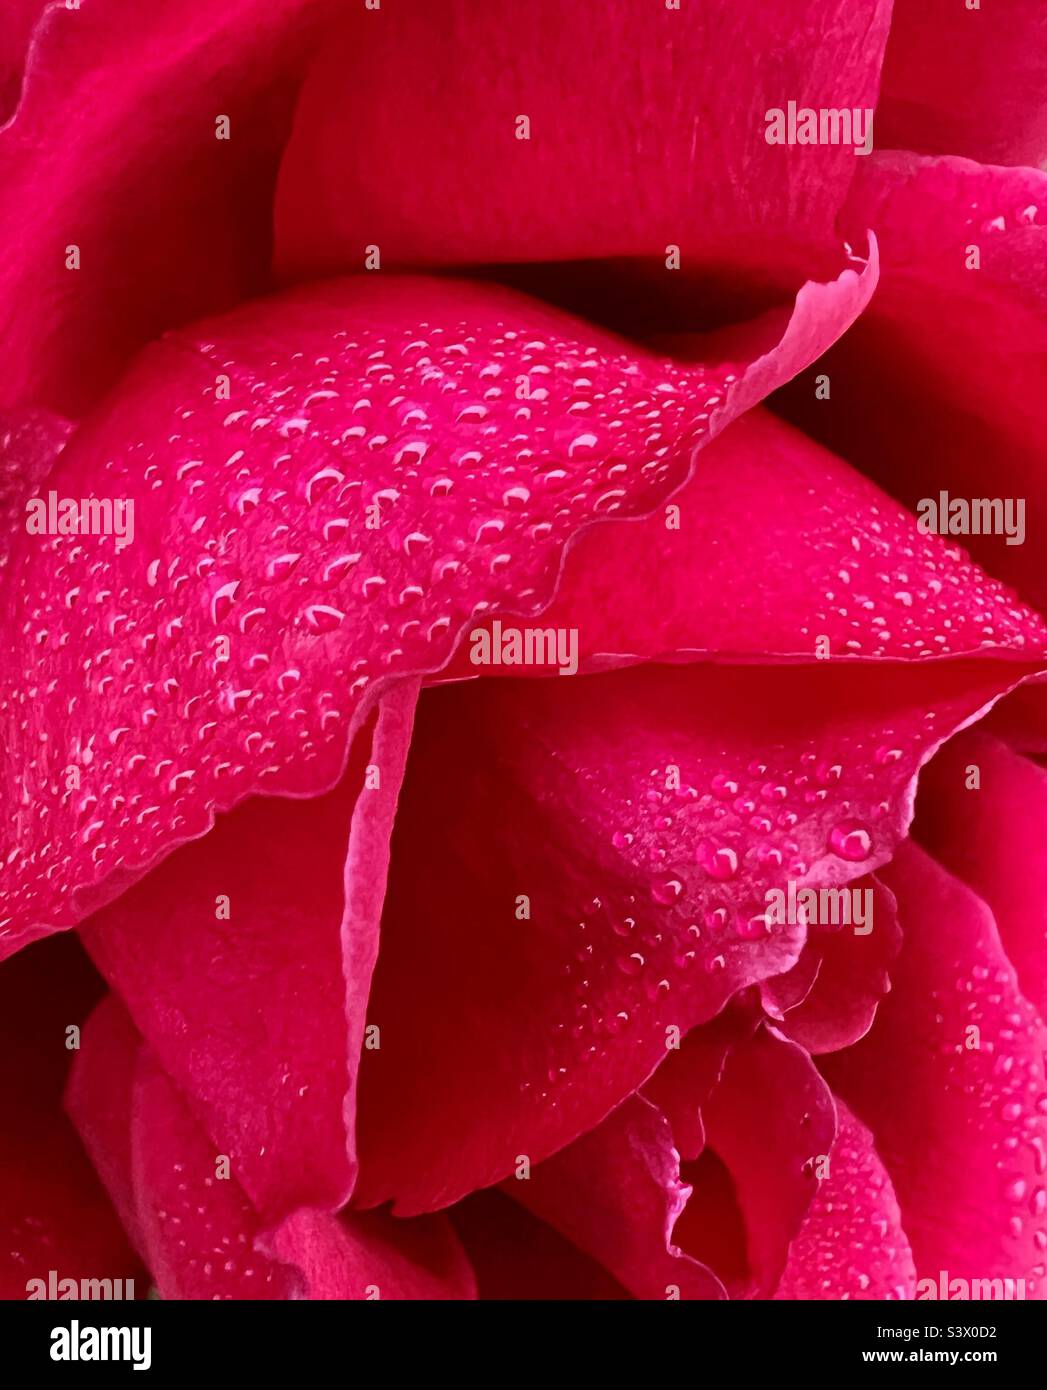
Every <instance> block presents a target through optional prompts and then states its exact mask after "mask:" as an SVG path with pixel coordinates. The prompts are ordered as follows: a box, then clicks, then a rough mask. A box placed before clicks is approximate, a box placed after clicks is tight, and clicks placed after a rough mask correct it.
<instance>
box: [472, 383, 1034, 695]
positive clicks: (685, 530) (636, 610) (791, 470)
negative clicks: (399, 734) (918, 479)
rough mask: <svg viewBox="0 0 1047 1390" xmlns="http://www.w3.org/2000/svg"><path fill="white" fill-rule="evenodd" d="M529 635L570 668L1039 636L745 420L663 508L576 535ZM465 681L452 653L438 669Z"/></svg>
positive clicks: (822, 461)
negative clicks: (567, 634) (555, 633)
mask: <svg viewBox="0 0 1047 1390" xmlns="http://www.w3.org/2000/svg"><path fill="white" fill-rule="evenodd" d="M542 625H543V627H550V626H552V627H557V626H563V627H568V628H569V627H577V629H578V640H579V646H580V655H581V660H582V665H583V667H584V668H585V669H600V668H601V667H606V666H612V667H613V666H619V665H621V664H622V663H623V662H625V661H628V660H630V659H647V660H650V659H652V658H659V659H672V658H680V657H684V658H690V659H694V658H695V657H696V656H706V655H714V656H715V657H716V658H717V659H719V660H732V661H751V660H757V659H759V660H767V659H768V658H774V657H783V658H790V657H791V658H794V659H802V660H811V659H812V658H828V657H831V658H832V659H839V658H849V659H852V658H853V659H866V660H867V659H872V658H875V659H883V658H902V659H906V660H924V659H926V658H929V657H936V656H937V657H942V656H961V655H965V654H968V653H974V652H991V651H993V650H998V651H1000V652H1001V654H1015V655H1020V654H1021V653H1022V651H1023V650H1024V649H1025V648H1026V647H1027V646H1029V645H1036V644H1037V643H1038V642H1039V641H1040V640H1041V639H1040V636H1039V635H1038V634H1039V631H1040V624H1039V622H1038V620H1036V619H1034V618H1031V617H1030V615H1029V613H1028V611H1027V610H1025V609H1024V608H1023V606H1022V605H1020V604H1019V603H1017V602H1016V601H1015V598H1014V595H1013V594H1012V593H1011V592H1009V591H1008V590H1006V589H1005V588H1004V587H1003V586H1002V585H1001V584H1000V583H999V582H998V581H997V580H994V579H991V578H989V577H988V576H987V575H986V574H985V573H984V572H982V571H981V570H979V569H978V568H977V566H975V565H973V564H972V563H971V561H970V559H969V558H968V557H967V556H966V555H965V554H963V553H962V552H961V551H959V550H958V549H956V548H955V547H954V546H952V545H950V544H948V543H947V542H946V541H945V540H943V539H942V538H941V537H939V536H935V535H927V534H924V533H922V532H921V531H919V530H918V529H917V527H916V525H915V524H914V521H913V517H912V515H911V514H910V513H909V512H907V511H906V510H905V509H904V508H903V507H901V506H899V505H898V504H897V503H896V502H894V501H893V500H892V499H891V498H889V497H887V496H885V495H884V493H883V492H881V491H880V489H879V488H877V487H876V486H875V484H873V483H870V482H869V481H868V479H866V478H864V477H863V476H862V475H861V474H860V473H858V472H856V471H855V470H854V469H853V468H851V467H849V466H848V465H847V464H845V463H844V462H843V461H842V460H841V459H839V458H836V457H834V456H833V455H831V454H829V453H827V452H826V451H825V450H824V449H822V448H820V447H819V446H818V445H817V444H815V443H814V442H813V441H811V440H810V439H808V438H806V437H804V436H803V435H802V434H800V433H799V432H798V431H797V430H794V429H793V428H791V427H790V426H788V425H785V424H784V423H783V422H782V421H780V420H778V419H777V418H776V417H775V416H773V415H771V414H769V413H768V412H765V411H762V410H759V409H755V410H752V411H749V412H748V413H747V414H746V415H745V416H743V417H742V419H740V420H739V421H738V422H737V423H736V424H734V425H732V427H731V428H730V429H729V430H727V431H725V432H724V434H723V435H722V436H721V437H720V438H718V439H717V440H715V441H714V442H713V443H712V444H711V445H710V446H709V448H708V450H707V451H706V453H705V454H704V455H703V458H702V465H701V467H700V468H699V469H698V470H697V471H696V472H695V474H694V476H693V477H692V479H691V480H690V482H688V483H687V484H686V485H685V486H684V487H683V488H682V489H681V490H680V491H679V492H677V493H676V494H674V496H673V500H672V502H671V503H670V504H669V505H668V506H667V507H664V508H661V509H659V510H658V511H656V512H655V513H654V514H653V515H652V516H650V517H649V518H647V519H646V520H643V521H640V522H638V523H637V524H636V525H635V526H633V527H631V528H630V530H629V532H628V534H627V535H626V536H623V535H622V534H621V533H619V532H616V531H615V530H614V528H610V529H608V528H594V529H593V530H591V531H589V532H587V533H586V534H584V535H582V536H580V537H579V540H578V544H577V545H576V546H575V548H574V550H573V551H572V554H571V557H570V562H569V564H568V565H567V567H566V569H565V572H564V575H563V580H562V582H561V586H560V590H559V592H558V594H557V596H556V598H555V600H554V601H553V603H552V604H551V606H550V607H549V608H548V609H547V610H546V611H545V613H544V614H543V616H542ZM478 626H481V624H478ZM487 626H490V624H487ZM474 630H475V629H474ZM475 669H476V668H475V667H470V664H469V649H468V648H463V649H462V651H461V653H460V655H459V656H458V657H457V658H456V659H455V660H454V661H453V662H452V664H451V667H450V668H449V673H450V674H466V673H470V674H473V673H475ZM518 670H519V668H516V669H513V668H509V669H508V670H506V668H502V673H505V674H516V673H517V671H518ZM492 673H493V674H498V673H499V672H498V670H497V669H493V670H492ZM520 673H521V674H527V671H526V670H523V671H521V672H520ZM485 674H487V671H485ZM535 674H539V675H546V674H548V668H545V669H544V670H543V669H540V668H536V670H535ZM769 678H770V677H769Z"/></svg>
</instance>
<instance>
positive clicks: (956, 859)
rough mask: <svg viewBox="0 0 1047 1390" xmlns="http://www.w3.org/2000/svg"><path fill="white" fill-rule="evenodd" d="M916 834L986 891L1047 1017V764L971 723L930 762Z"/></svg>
mask: <svg viewBox="0 0 1047 1390" xmlns="http://www.w3.org/2000/svg"><path fill="white" fill-rule="evenodd" d="M914 834H915V835H916V836H917V838H918V839H919V841H920V843H921V844H923V845H925V846H926V848H927V849H929V850H930V851H931V853H932V854H933V855H934V856H935V858H936V859H937V860H938V861H939V862H940V863H941V864H942V865H943V866H944V867H945V868H947V869H948V870H949V871H950V873H953V874H955V875H956V877H957V878H960V879H962V880H963V881H964V883H966V884H968V885H969V886H970V887H971V888H973V889H974V891H975V892H976V893H977V894H978V896H979V897H980V898H982V899H983V901H984V902H985V904H986V906H987V907H988V908H989V909H990V911H991V912H992V914H993V917H994V919H995V921H996V926H997V928H998V930H999V933H1000V939H1001V941H1002V943H1003V947H1004V950H1005V951H1006V953H1007V957H1008V959H1009V960H1010V962H1011V964H1012V965H1013V966H1014V968H1015V970H1016V971H1017V974H1018V984H1019V986H1020V988H1021V991H1022V993H1023V994H1024V995H1025V997H1026V999H1028V1001H1029V1003H1030V1004H1032V1006H1033V1007H1034V1008H1035V1009H1036V1011H1037V1012H1038V1013H1039V1015H1040V1017H1041V1018H1044V1017H1047V863H1045V862H1044V845H1045V844H1047V771H1045V770H1044V769H1043V768H1042V767H1040V766H1038V765H1037V764H1036V763H1034V762H1031V761H1030V760H1029V759H1028V758H1023V757H1022V756H1021V755H1020V754H1018V753H1015V752H1013V751H1012V750H1011V749H1010V748H1008V747H1007V745H1006V744H1005V743H1002V742H1000V740H999V739H996V738H993V737H991V736H990V735H988V734H986V733H984V732H983V731H982V730H981V729H980V728H975V729H971V730H969V731H968V732H966V733H964V734H962V735H960V736H959V737H958V738H955V739H952V740H950V742H949V743H947V744H946V745H945V747H944V749H943V750H942V752H941V754H940V756H939V757H938V758H935V760H934V761H933V762H932V763H931V764H930V765H929V766H928V769H927V773H926V779H925V780H924V781H922V782H921V785H920V796H919V798H918V800H917V820H916V825H915V827H914Z"/></svg>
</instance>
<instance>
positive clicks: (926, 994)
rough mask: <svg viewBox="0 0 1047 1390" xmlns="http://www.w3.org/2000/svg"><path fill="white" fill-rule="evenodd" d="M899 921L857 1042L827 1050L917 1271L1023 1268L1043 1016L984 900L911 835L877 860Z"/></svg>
mask: <svg viewBox="0 0 1047 1390" xmlns="http://www.w3.org/2000/svg"><path fill="white" fill-rule="evenodd" d="M883 876H884V878H885V880H886V882H887V884H888V886H889V887H890V888H891V889H892V891H893V892H894V893H895V895H896V896H897V899H898V913H899V918H900V921H901V924H902V929H903V932H904V944H903V946H902V951H901V954H900V956H899V958H898V961H897V962H896V964H895V966H894V968H893V970H892V972H891V978H892V984H893V988H892V991H891V993H890V994H889V995H888V996H887V998H886V999H885V1000H884V1002H883V1003H882V1004H881V1006H880V1011H879V1014H878V1016H877V1019H876V1026H875V1028H873V1029H872V1031H871V1032H870V1033H869V1034H868V1036H867V1037H865V1038H864V1039H863V1040H862V1041H861V1042H860V1043H858V1044H857V1046H855V1047H853V1048H849V1049H848V1050H847V1051H846V1052H842V1053H836V1054H834V1055H833V1056H831V1057H826V1058H825V1059H824V1061H823V1068H824V1070H825V1072H826V1075H827V1076H828V1077H829V1079H830V1082H831V1084H832V1086H833V1089H834V1090H835V1091H837V1092H838V1093H839V1094H840V1095H842V1096H843V1097H844V1099H845V1100H846V1101H847V1103H848V1105H850V1106H851V1107H852V1108H853V1110H854V1111H855V1113H856V1114H857V1115H858V1117H859V1118H860V1119H861V1120H862V1121H863V1122H864V1123H865V1124H866V1125H868V1126H869V1128H870V1129H871V1130H872V1134H873V1138H874V1141H875V1144H876V1149H877V1151H878V1153H879V1154H880V1156H881V1158H882V1159H883V1162H884V1165H885V1166H886V1168H887V1171H888V1173H889V1174H890V1177H891V1180H892V1182H893V1184H894V1189H895V1191H896V1192H897V1194H898V1202H899V1205H900V1207H901V1213H902V1224H903V1226H904V1228H905V1232H906V1234H907V1236H908V1237H909V1241H910V1243H911V1245H912V1250H913V1256H914V1258H915V1260H916V1270H917V1273H918V1275H919V1277H920V1278H921V1279H925V1278H927V1279H932V1280H934V1281H935V1283H936V1285H937V1281H938V1279H939V1274H940V1272H941V1271H943V1270H944V1271H946V1274H947V1276H948V1277H949V1278H950V1279H955V1278H960V1279H966V1280H968V1281H970V1280H974V1279H992V1278H1012V1279H1025V1280H1027V1286H1026V1297H1028V1298H1033V1297H1042V1296H1043V1292H1044V1285H1043V1269H1044V1259H1045V1250H1047V1229H1045V1228H1047V1222H1045V1210H1047V1189H1045V1179H1044V1174H1045V1172H1047V1082H1045V1079H1044V1066H1043V1054H1044V1050H1045V1048H1047V1029H1045V1028H1044V1025H1043V1023H1042V1022H1041V1021H1040V1019H1039V1017H1038V1016H1037V1015H1036V1014H1035V1013H1034V1011H1033V1010H1032V1008H1031V1007H1030V1006H1029V1004H1028V1003H1027V1002H1026V1001H1025V999H1024V998H1022V996H1021V994H1020V993H1019V989H1018V981H1017V979H1016V977H1015V973H1014V969H1013V967H1012V966H1011V964H1010V962H1009V961H1008V960H1007V957H1006V955H1005V954H1004V951H1003V947H1002V946H1001V943H1000V938H999V935H998V933H997V930H996V925H995V923H994V922H993V919H992V916H991V914H990V913H989V911H988V909H987V908H986V907H985V904H984V903H982V902H981V901H980V899H978V898H977V897H976V896H975V895H974V894H973V893H972V892H971V891H970V889H968V888H967V887H965V886H964V885H963V884H962V883H960V882H959V881H958V880H957V879H954V878H953V877H952V876H951V875H950V874H948V873H947V872H946V871H945V870H944V869H943V868H941V867H940V866H939V865H938V864H937V863H936V862H935V861H934V860H933V859H931V858H930V857H929V856H928V855H927V854H926V853H924V851H922V850H920V849H918V848H917V847H916V846H915V845H914V844H913V843H912V842H911V841H909V842H907V843H906V844H905V845H903V846H902V847H901V849H899V851H898V853H897V855H896V856H895V859H894V861H893V862H892V863H891V865H890V866H889V867H888V868H887V869H885V870H884V874H883Z"/></svg>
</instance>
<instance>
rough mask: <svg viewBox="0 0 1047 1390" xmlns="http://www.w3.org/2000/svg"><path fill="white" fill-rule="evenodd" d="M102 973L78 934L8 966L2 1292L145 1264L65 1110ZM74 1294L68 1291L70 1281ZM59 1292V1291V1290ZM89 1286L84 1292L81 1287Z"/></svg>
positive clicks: (16, 1293)
mask: <svg viewBox="0 0 1047 1390" xmlns="http://www.w3.org/2000/svg"><path fill="white" fill-rule="evenodd" d="M100 989H101V982H100V981H99V979H98V977H97V975H95V973H94V971H93V970H92V969H91V967H90V964H89V963H88V961H87V959H86V957H85V956H84V954H83V952H82V951H81V950H80V948H79V947H78V946H77V944H76V942H75V941H73V940H72V939H69V940H66V941H61V942H58V941H56V942H50V943H47V944H41V945H38V946H34V947H33V949H32V950H31V951H27V952H25V954H24V955H23V957H22V958H21V959H19V960H16V961H6V962H5V963H4V965H3V966H2V967H0V1054H2V1056H3V1069H2V1072H0V1106H2V1112H3V1117H4V1118H3V1127H2V1133H0V1232H2V1245H0V1297H2V1298H5V1299H24V1298H26V1297H28V1296H30V1295H31V1294H33V1295H34V1296H36V1297H40V1296H43V1297H48V1292H46V1291H45V1292H44V1293H43V1294H42V1295H41V1293H40V1291H39V1286H35V1287H34V1286H31V1284H30V1281H31V1280H43V1282H44V1285H45V1286H47V1287H48V1288H49V1287H50V1276H51V1275H52V1273H53V1275H54V1277H55V1279H56V1280H62V1279H75V1280H77V1281H80V1280H81V1279H109V1280H127V1279H130V1280H133V1281H135V1282H136V1283H137V1284H138V1286H139V1291H140V1292H141V1293H142V1294H144V1293H145V1289H146V1285H145V1281H144V1280H143V1278H142V1270H141V1268H140V1267H139V1265H138V1261H137V1260H136V1259H135V1257H134V1255H133V1253H132V1251H131V1250H130V1248H129V1247H128V1244H127V1241H126V1239H125V1237H124V1233H123V1231H122V1230H121V1227H120V1223H119V1221H118V1220H117V1217H116V1215H115V1213H114V1212H113V1209H112V1207H111V1206H110V1204H109V1202H108V1200H107V1198H106V1195H105V1193H104V1191H103V1190H102V1188H101V1186H100V1185H99V1182H98V1180H97V1178H96V1177H95V1175H94V1173H93V1172H92V1171H91V1165H90V1164H89V1163H88V1161H87V1158H86V1156H85V1154H84V1151H83V1149H82V1147H81V1146H80V1144H79V1142H78V1141H77V1138H76V1134H75V1133H74V1131H73V1129H72V1126H71V1125H70V1124H69V1121H68V1120H67V1119H66V1117H65V1115H64V1114H63V1113H62V1086H63V1083H64V1080H65V1074H66V1071H67V1070H68V1067H69V1064H70V1062H71V1061H72V1059H73V1058H74V1057H75V1056H76V1051H75V1046H76V1043H75V1038H74V1035H73V1033H72V1032H71V1031H70V1030H71V1029H77V1030H78V1029H79V1027H80V1025H81V1024H82V1023H83V1021H84V1018H85V1016H86V1014H87V1012H88V1010H89V1009H90V1008H91V1005H92V1004H93V1002H94V1000H95V999H96V998H97V997H98V993H99V991H100ZM63 1292H64V1293H65V1296H68V1291H67V1290H66V1291H63ZM50 1296H52V1297H54V1296H55V1295H54V1294H53V1293H51V1295H50ZM77 1296H79V1295H77Z"/></svg>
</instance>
